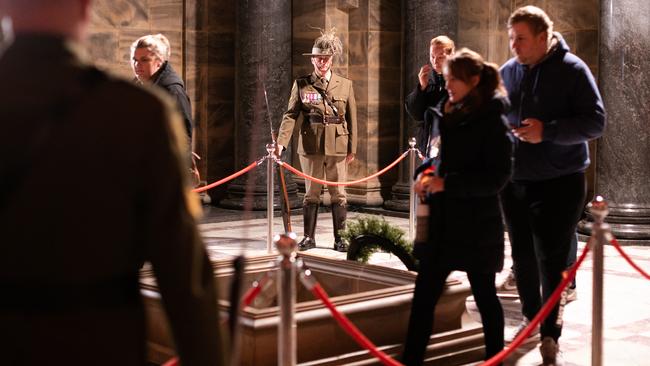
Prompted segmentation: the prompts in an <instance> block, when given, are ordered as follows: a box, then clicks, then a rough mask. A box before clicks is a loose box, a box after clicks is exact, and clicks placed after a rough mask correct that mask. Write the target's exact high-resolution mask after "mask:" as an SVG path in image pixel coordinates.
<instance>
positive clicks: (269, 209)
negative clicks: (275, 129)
mask: <svg viewBox="0 0 650 366" xmlns="http://www.w3.org/2000/svg"><path fill="white" fill-rule="evenodd" d="M266 151H267V152H268V155H267V156H266V200H267V201H266V218H267V233H266V251H267V253H272V251H273V164H274V163H275V156H274V154H275V143H270V144H266Z"/></svg>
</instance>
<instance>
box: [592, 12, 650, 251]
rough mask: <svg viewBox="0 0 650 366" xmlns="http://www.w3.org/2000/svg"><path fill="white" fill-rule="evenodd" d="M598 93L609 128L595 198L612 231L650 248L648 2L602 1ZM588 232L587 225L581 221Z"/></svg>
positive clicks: (600, 148) (601, 148) (602, 146)
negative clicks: (606, 208)
mask: <svg viewBox="0 0 650 366" xmlns="http://www.w3.org/2000/svg"><path fill="white" fill-rule="evenodd" d="M600 12H601V13H600V15H601V16H600V32H601V34H600V60H599V63H600V64H599V68H598V69H599V71H600V75H599V81H600V90H601V92H602V96H603V100H604V102H605V109H606V111H607V128H606V130H605V134H604V135H603V137H602V138H601V139H600V140H599V142H598V149H597V159H596V163H597V165H596V194H599V195H602V196H603V197H604V198H605V199H606V200H607V201H608V202H609V208H610V213H609V216H608V217H607V222H609V223H610V224H611V226H612V233H613V234H614V235H615V236H616V237H617V238H620V239H627V240H629V241H630V242H632V243H643V244H646V245H648V244H650V184H649V183H648V182H650V169H649V168H650V144H649V143H648V141H650V130H649V129H648V124H649V123H650V105H648V101H649V100H650V70H649V69H648V67H647V63H648V58H649V57H650V2H648V1H647V0H602V1H601V2H600ZM581 224H582V225H581V227H582V228H583V229H585V225H584V224H585V222H582V223H581Z"/></svg>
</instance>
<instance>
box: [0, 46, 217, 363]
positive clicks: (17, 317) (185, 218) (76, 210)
mask: <svg viewBox="0 0 650 366" xmlns="http://www.w3.org/2000/svg"><path fill="white" fill-rule="evenodd" d="M0 85H2V87H1V88H0V177H1V178H0V247H1V249H2V255H0V293H1V294H2V296H0V324H1V327H2V331H1V332H0V354H1V355H2V359H3V364H7V365H45V364H65V365H128V366H131V365H143V364H144V361H145V351H146V348H145V324H144V323H145V315H144V309H143V305H142V300H141V298H140V295H139V289H138V281H139V280H138V274H139V269H140V267H141V265H142V263H143V262H144V261H150V262H151V264H152V267H153V270H154V273H155V275H156V278H157V281H158V285H159V288H160V292H161V294H162V297H163V301H162V302H163V304H164V305H165V308H166V311H167V315H168V318H169V320H170V324H171V327H172V330H173V333H174V340H175V342H176V345H177V349H178V351H179V354H180V356H181V359H182V362H183V364H184V365H222V364H225V363H224V354H223V351H224V348H223V347H222V346H221V339H220V332H219V328H218V327H219V325H218V324H219V322H218V317H217V309H216V291H215V287H214V280H213V272H212V269H211V266H210V263H209V260H208V257H207V255H206V251H205V248H204V246H203V244H202V242H201V238H200V236H199V233H198V231H197V229H196V225H195V216H194V215H193V213H192V212H191V211H192V207H196V206H195V205H196V198H194V197H192V198H191V199H190V198H188V188H187V187H188V185H187V182H186V180H187V167H186V166H185V163H184V161H183V158H182V157H183V152H184V151H186V150H185V147H184V145H183V141H185V139H184V138H183V137H182V136H183V127H182V121H181V119H180V116H179V115H178V113H177V112H176V111H174V108H175V107H174V106H173V104H172V102H171V100H168V99H166V98H168V97H166V96H162V95H161V94H160V93H156V94H154V92H153V91H146V90H144V89H142V88H140V87H136V86H134V85H132V84H131V83H129V82H126V81H121V80H116V79H113V78H111V77H109V76H107V75H105V74H103V73H101V72H99V71H97V70H96V69H94V68H92V67H90V66H88V65H87V64H85V63H84V62H83V61H82V58H81V57H80V56H79V53H78V52H77V51H76V50H75V47H74V46H71V45H70V44H66V43H64V42H63V41H62V40H60V39H56V38H53V37H47V36H35V35H34V36H17V38H16V40H15V42H14V43H13V44H12V45H11V46H10V48H8V49H7V50H6V51H5V52H4V54H3V55H2V56H0ZM195 213H196V212H195Z"/></svg>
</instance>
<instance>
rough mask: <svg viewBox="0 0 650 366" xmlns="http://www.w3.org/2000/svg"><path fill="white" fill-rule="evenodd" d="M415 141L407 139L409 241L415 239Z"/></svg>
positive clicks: (416, 150) (413, 138)
mask: <svg viewBox="0 0 650 366" xmlns="http://www.w3.org/2000/svg"><path fill="white" fill-rule="evenodd" d="M415 144H416V140H415V137H411V138H410V139H409V146H410V148H409V152H410V154H409V155H410V156H409V187H410V194H409V238H411V240H413V239H415V219H416V215H417V212H416V209H417V208H416V206H415V205H416V204H417V200H416V199H415V198H416V197H415V180H414V178H413V174H415V159H416V158H417V153H418V149H416V148H415Z"/></svg>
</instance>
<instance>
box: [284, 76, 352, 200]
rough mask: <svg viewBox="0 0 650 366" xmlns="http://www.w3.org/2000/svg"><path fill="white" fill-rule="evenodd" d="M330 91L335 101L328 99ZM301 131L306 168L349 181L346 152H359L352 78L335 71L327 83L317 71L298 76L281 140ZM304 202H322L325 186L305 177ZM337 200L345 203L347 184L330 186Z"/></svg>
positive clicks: (300, 147) (311, 172) (317, 174)
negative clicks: (338, 120) (326, 118)
mask: <svg viewBox="0 0 650 366" xmlns="http://www.w3.org/2000/svg"><path fill="white" fill-rule="evenodd" d="M323 94H325V95H327V97H328V99H329V100H330V102H331V104H332V105H333V107H334V109H335V110H333V108H332V105H330V104H328V103H326V102H325V100H324V98H323ZM335 115H338V116H339V117H342V123H329V124H324V123H322V122H317V121H322V119H323V116H330V117H331V116H335ZM294 131H296V132H297V133H298V154H299V155H300V161H301V166H302V170H303V172H305V173H306V174H308V175H311V176H313V177H316V178H320V179H323V178H325V179H327V180H332V181H345V180H346V178H347V165H346V163H345V156H347V155H348V154H356V152H357V104H356V102H355V100H354V91H353V89H352V81H351V80H349V79H346V78H344V77H342V76H339V75H337V74H335V73H333V72H332V76H331V78H330V81H329V83H327V82H326V83H325V84H323V82H321V80H320V78H318V77H317V76H316V75H315V74H314V73H312V74H311V75H309V76H305V77H301V78H298V79H296V81H295V82H294V83H293V87H292V88H291V96H290V98H289V105H288V107H287V111H286V112H285V113H284V116H283V118H282V124H281V125H280V129H279V133H278V144H280V145H282V146H287V145H288V144H289V142H290V141H291V136H292V134H293V132H294ZM305 188H306V194H305V198H304V201H303V203H304V204H308V203H319V202H320V192H321V189H322V186H321V185H320V184H317V183H312V182H311V181H309V180H305ZM328 190H329V192H330V195H331V197H332V203H333V204H340V205H345V203H346V196H345V189H344V188H343V187H337V186H330V187H328Z"/></svg>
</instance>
